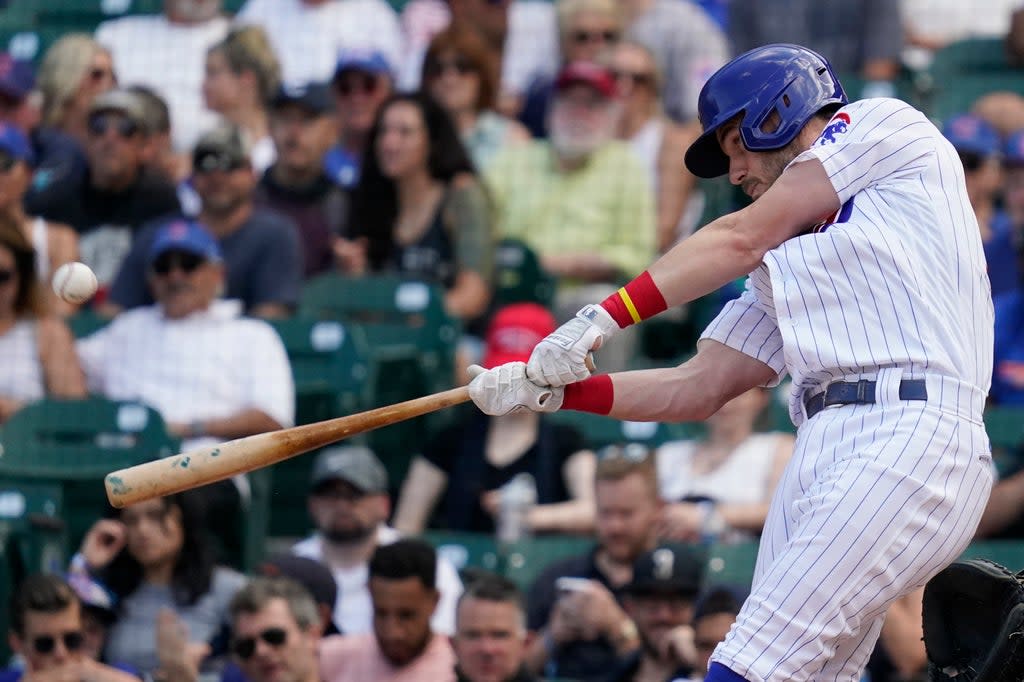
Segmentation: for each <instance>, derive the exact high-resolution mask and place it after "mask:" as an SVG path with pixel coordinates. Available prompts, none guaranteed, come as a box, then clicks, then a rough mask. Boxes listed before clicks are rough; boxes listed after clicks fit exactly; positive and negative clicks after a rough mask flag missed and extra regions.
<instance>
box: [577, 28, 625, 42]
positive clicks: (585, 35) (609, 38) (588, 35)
mask: <svg viewBox="0 0 1024 682" xmlns="http://www.w3.org/2000/svg"><path fill="white" fill-rule="evenodd" d="M572 39H573V42H575V43H579V44H580V45H583V44H585V43H614V42H615V41H617V40H618V39H619V32H618V31H573V34H572Z"/></svg>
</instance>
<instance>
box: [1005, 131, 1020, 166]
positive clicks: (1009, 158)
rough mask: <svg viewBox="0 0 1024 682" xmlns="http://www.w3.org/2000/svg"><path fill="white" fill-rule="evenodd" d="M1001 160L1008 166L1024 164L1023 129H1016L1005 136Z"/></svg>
mask: <svg viewBox="0 0 1024 682" xmlns="http://www.w3.org/2000/svg"><path fill="white" fill-rule="evenodd" d="M1003 162H1004V163H1006V164H1007V165H1009V166H1024V130H1018V131H1017V132H1015V133H1013V134H1012V135H1010V136H1009V137H1008V138H1006V144H1005V145H1004V146H1003Z"/></svg>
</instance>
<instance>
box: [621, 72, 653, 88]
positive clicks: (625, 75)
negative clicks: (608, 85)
mask: <svg viewBox="0 0 1024 682" xmlns="http://www.w3.org/2000/svg"><path fill="white" fill-rule="evenodd" d="M612 76H614V77H615V80H618V81H622V80H628V81H630V82H631V83H632V84H633V85H650V84H651V82H652V81H653V80H654V77H653V76H652V75H651V74H649V73H643V72H641V71H612Z"/></svg>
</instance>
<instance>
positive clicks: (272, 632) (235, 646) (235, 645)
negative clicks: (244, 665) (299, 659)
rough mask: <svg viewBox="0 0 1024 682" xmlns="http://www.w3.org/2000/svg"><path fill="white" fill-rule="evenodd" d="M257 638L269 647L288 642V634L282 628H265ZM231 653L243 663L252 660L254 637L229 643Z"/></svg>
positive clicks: (254, 649)
mask: <svg viewBox="0 0 1024 682" xmlns="http://www.w3.org/2000/svg"><path fill="white" fill-rule="evenodd" d="M259 638H260V639H262V640H263V641H264V642H266V643H267V644H269V645H270V646H281V645H282V644H284V643H285V642H287V641H288V632H287V631H285V630H284V629H283V628H267V629H266V630H264V631H263V632H261V633H260V634H259ZM231 651H233V652H234V653H235V656H238V657H239V658H240V659H242V660H243V661H247V660H249V659H250V658H252V655H253V654H254V653H256V637H243V638H241V639H236V640H235V641H234V642H232V643H231Z"/></svg>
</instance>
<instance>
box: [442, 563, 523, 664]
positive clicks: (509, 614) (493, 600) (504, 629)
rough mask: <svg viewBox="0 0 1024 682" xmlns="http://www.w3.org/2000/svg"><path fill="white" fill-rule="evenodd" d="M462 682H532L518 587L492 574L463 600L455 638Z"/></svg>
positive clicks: (483, 577) (474, 585) (476, 583)
mask: <svg viewBox="0 0 1024 682" xmlns="http://www.w3.org/2000/svg"><path fill="white" fill-rule="evenodd" d="M452 646H453V647H454V649H455V658H456V660H457V661H458V668H457V669H456V674H457V679H458V682H534V680H536V678H535V677H534V676H533V675H531V674H530V672H529V671H528V670H527V669H526V666H525V661H524V656H525V654H526V610H525V608H524V606H523V597H522V595H521V594H520V593H519V588H518V587H516V584H515V583H514V582H512V581H511V580H508V579H507V578H503V577H501V576H499V575H495V574H493V573H490V574H488V573H484V574H481V575H478V576H477V577H476V578H474V579H473V580H472V581H471V582H470V583H469V584H468V585H467V587H466V591H465V592H464V593H463V594H462V597H461V598H459V606H458V610H457V612H456V619H455V636H454V637H452Z"/></svg>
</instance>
